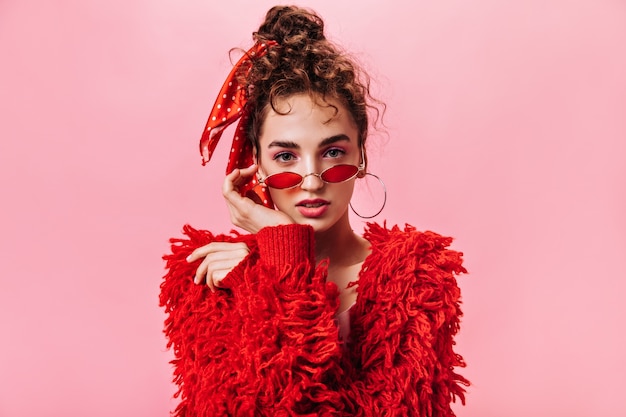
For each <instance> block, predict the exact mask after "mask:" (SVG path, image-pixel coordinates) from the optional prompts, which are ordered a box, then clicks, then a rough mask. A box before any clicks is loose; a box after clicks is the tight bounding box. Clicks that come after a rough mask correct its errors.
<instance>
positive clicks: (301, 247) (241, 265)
mask: <svg viewBox="0 0 626 417" xmlns="http://www.w3.org/2000/svg"><path fill="white" fill-rule="evenodd" d="M323 29H324V28H323V22H322V20H321V18H320V17H318V16H317V15H316V14H314V13H313V12H311V11H307V10H304V9H301V8H297V7H286V6H277V7H274V8H272V9H271V10H270V11H269V12H268V13H267V16H266V19H265V21H264V22H263V24H262V25H261V26H260V28H259V30H258V31H257V32H254V34H253V38H254V41H255V44H254V46H253V47H252V49H251V50H250V51H248V52H246V53H245V54H244V56H243V57H242V59H241V60H240V61H239V62H238V63H237V64H236V65H235V68H234V69H233V71H232V72H231V74H230V75H229V77H228V79H227V80H226V82H225V83H224V87H223V88H222V91H220V94H219V96H218V99H217V101H216V104H215V106H214V108H213V111H212V113H211V116H210V117H209V121H208V122H207V127H206V129H205V132H204V134H203V137H202V140H201V144H200V145H201V153H202V156H203V161H204V162H206V161H208V159H209V158H210V156H211V153H212V150H213V149H214V147H215V144H216V142H217V140H219V138H220V136H221V134H222V131H223V129H224V128H225V127H226V126H227V125H228V124H230V123H232V122H234V121H236V120H239V126H238V127H237V129H236V131H235V137H234V140H233V147H232V152H231V160H230V161H229V164H228V172H230V173H229V174H228V175H227V176H226V178H225V181H224V186H223V190H222V191H223V195H224V198H225V200H226V204H227V205H228V207H229V210H230V213H231V221H232V223H233V224H234V225H235V226H237V227H239V228H241V229H244V230H246V231H248V232H249V233H247V234H238V233H232V234H230V235H214V234H212V233H210V232H208V231H201V230H195V229H193V228H191V227H190V226H185V228H184V232H185V234H186V235H187V237H186V238H184V239H172V243H173V244H172V254H170V255H167V256H165V259H166V260H167V268H168V273H167V275H166V276H165V280H164V282H163V283H162V285H161V296H160V302H161V305H162V306H164V307H165V310H166V313H167V314H168V317H167V320H166V327H165V332H166V335H167V336H168V338H169V346H173V348H174V354H175V360H174V361H173V364H174V365H175V368H174V375H175V382H176V383H177V384H178V386H179V391H178V393H177V395H180V397H181V402H180V404H179V406H178V408H177V409H176V412H175V415H177V416H181V417H182V416H222V415H232V416H283V415H284V416H287V415H289V416H325V415H332V416H379V415H385V416H452V415H454V414H453V412H452V410H451V408H450V403H451V401H454V400H455V398H456V397H459V398H460V399H461V400H462V401H464V389H463V387H462V386H461V385H467V384H468V381H467V380H466V379H465V378H463V377H462V376H460V375H458V374H457V373H456V372H455V367H463V366H464V363H463V359H462V358H461V356H460V355H458V354H456V353H455V352H454V351H453V345H454V341H453V337H454V335H455V334H456V333H457V331H458V329H459V317H460V316H461V310H460V308H459V303H460V291H459V288H458V286H457V284H456V279H455V275H457V274H459V273H462V272H465V270H464V268H463V266H462V265H461V253H459V252H455V251H453V250H450V249H447V247H448V245H449V244H450V242H451V239H450V238H447V237H442V236H440V235H438V234H435V233H432V232H424V233H422V232H419V231H417V230H415V229H414V228H413V227H411V226H406V227H405V228H404V229H400V228H398V227H393V228H390V229H388V228H386V227H385V226H380V225H378V224H375V223H370V224H368V226H367V228H366V230H365V232H364V234H363V235H362V236H361V235H358V234H355V233H354V232H353V231H352V228H351V227H350V221H349V207H350V199H351V196H352V192H353V189H354V184H355V181H359V179H360V178H362V177H364V176H365V175H367V174H368V172H367V157H366V151H365V142H366V139H367V132H368V123H369V121H368V110H371V109H373V107H372V104H370V103H374V104H375V103H376V102H375V101H372V99H371V98H370V95H369V89H368V82H367V78H366V77H365V76H364V75H362V73H361V72H360V71H359V69H358V67H357V66H356V65H355V63H354V62H353V61H352V60H351V59H350V58H349V57H348V56H347V55H346V54H344V53H343V52H341V51H340V50H338V49H337V48H336V47H335V46H334V45H333V44H332V43H331V42H329V41H328V40H327V39H326V38H325V37H324V30H323ZM201 284H206V285H201Z"/></svg>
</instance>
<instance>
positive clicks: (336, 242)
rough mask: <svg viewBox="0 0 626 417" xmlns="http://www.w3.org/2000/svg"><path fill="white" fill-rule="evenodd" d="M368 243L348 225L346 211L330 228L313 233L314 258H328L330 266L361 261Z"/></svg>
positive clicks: (318, 259)
mask: <svg viewBox="0 0 626 417" xmlns="http://www.w3.org/2000/svg"><path fill="white" fill-rule="evenodd" d="M368 248H369V243H368V242H367V241H366V240H365V239H363V238H362V237H360V236H358V235H356V234H355V233H354V231H353V230H352V227H351V226H350V220H349V218H348V213H347V212H346V215H345V216H343V217H342V219H341V220H340V221H338V222H337V223H335V224H334V225H333V226H332V227H331V228H330V229H328V230H325V231H323V232H316V233H315V260H316V261H317V262H319V261H321V260H323V259H328V260H329V263H330V265H332V266H347V265H352V264H355V263H358V262H363V260H364V259H365V256H367V252H368Z"/></svg>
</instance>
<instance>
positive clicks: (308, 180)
mask: <svg viewBox="0 0 626 417" xmlns="http://www.w3.org/2000/svg"><path fill="white" fill-rule="evenodd" d="M324 184H325V183H324V181H322V178H320V174H316V173H313V172H312V173H310V174H307V175H305V176H304V178H302V185H300V188H302V189H303V190H306V191H316V190H319V189H321V188H323V187H324Z"/></svg>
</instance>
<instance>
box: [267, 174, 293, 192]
mask: <svg viewBox="0 0 626 417" xmlns="http://www.w3.org/2000/svg"><path fill="white" fill-rule="evenodd" d="M301 181H302V176H301V175H300V174H296V173H295V172H281V173H279V174H274V175H270V176H269V177H267V178H265V180H264V182H265V184H267V186H268V187H272V188H278V189H283V188H291V187H295V186H296V185H298V184H300V182H301Z"/></svg>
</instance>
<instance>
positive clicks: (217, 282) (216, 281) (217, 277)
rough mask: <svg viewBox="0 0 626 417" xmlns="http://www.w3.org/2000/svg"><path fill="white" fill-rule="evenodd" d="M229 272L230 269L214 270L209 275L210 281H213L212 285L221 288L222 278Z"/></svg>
mask: <svg viewBox="0 0 626 417" xmlns="http://www.w3.org/2000/svg"><path fill="white" fill-rule="evenodd" d="M229 272H230V270H219V271H215V272H214V273H213V276H212V277H211V281H213V287H214V288H222V281H223V280H224V278H226V276H227V275H228V273H229Z"/></svg>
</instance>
